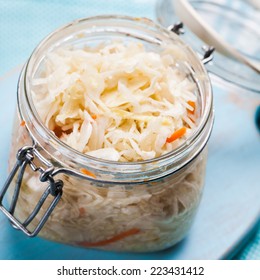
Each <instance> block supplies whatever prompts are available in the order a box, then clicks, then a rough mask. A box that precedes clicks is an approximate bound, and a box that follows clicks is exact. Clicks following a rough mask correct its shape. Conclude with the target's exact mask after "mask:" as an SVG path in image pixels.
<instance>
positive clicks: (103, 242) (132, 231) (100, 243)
mask: <svg viewBox="0 0 260 280" xmlns="http://www.w3.org/2000/svg"><path fill="white" fill-rule="evenodd" d="M139 232H140V229H138V228H132V229H130V230H127V231H124V232H121V233H119V234H117V235H115V236H113V237H111V238H109V239H105V240H101V241H97V242H88V241H83V242H79V243H78V245H81V246H85V247H98V246H106V245H108V244H110V243H113V242H117V241H119V240H121V239H124V238H126V237H128V236H132V235H135V234H137V233H139Z"/></svg>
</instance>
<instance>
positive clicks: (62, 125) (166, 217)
mask: <svg viewBox="0 0 260 280" xmlns="http://www.w3.org/2000/svg"><path fill="white" fill-rule="evenodd" d="M181 55H184V54H183V53H182V52H181V51H180V50H178V48H177V47H176V48H175V47H167V48H166V50H165V51H163V52H162V53H155V52H152V51H148V50H146V49H145V47H144V46H143V45H142V44H140V43H131V44H128V45H126V44H123V43H122V42H112V43H109V44H104V45H100V46H98V47H95V48H90V47H89V48H85V49H70V48H66V49H65V48H63V49H58V50H56V51H55V52H52V53H49V54H48V55H47V57H46V59H45V60H44V66H43V67H42V68H41V69H42V71H41V72H40V77H38V78H35V79H34V80H32V83H33V100H34V105H35V107H36V109H37V111H38V114H39V116H40V118H41V120H42V122H43V123H44V124H45V126H46V127H48V129H49V130H51V131H53V133H54V134H55V135H56V137H58V138H59V139H60V140H62V141H64V142H65V143H66V144H67V145H69V146H71V147H72V148H74V149H76V150H78V151H80V152H81V153H84V154H87V155H90V156H92V157H96V158H102V159H108V160H111V161H122V162H125V161H131V162H137V161H141V160H147V159H152V158H155V157H159V156H161V155H164V154H165V153H168V152H170V151H172V150H173V149H175V148H177V147H178V146H179V145H181V144H182V143H183V142H185V141H186V139H187V138H188V137H189V135H190V134H192V133H193V130H194V129H195V128H196V125H197V119H198V117H199V116H198V115H199V114H197V107H198V105H197V96H196V94H195V90H194V83H193V82H191V81H190V80H189V78H188V77H187V74H186V73H185V72H184V71H181V70H180V69H179V68H178V67H177V66H176V62H177V60H178V59H179V58H180V56H181ZM29 141H30V136H29V133H28V130H27V129H26V127H25V126H24V123H22V126H21V125H19V121H18V120H17V121H16V124H15V126H14V136H13V147H12V151H16V150H18V148H20V147H21V146H24V145H27V144H28V142H29ZM13 164H14V156H11V161H10V166H13ZM54 164H55V163H54ZM205 167H206V149H204V150H203V151H202V152H201V153H200V154H199V155H198V156H197V157H196V158H195V159H193V160H192V161H191V162H190V163H189V164H188V165H186V166H185V167H184V168H182V169H181V170H179V171H178V172H176V173H174V174H170V175H169V176H166V177H164V178H160V179H157V180H154V181H151V182H149V180H147V181H144V182H142V183H139V184H135V183H131V182H129V183H128V184H127V185H124V184H117V183H116V182H115V184H114V185H111V184H109V185H107V184H106V182H104V183H100V182H99V183H95V180H88V179H85V180H84V179H82V178H77V177H73V176H68V175H59V176H60V179H61V180H63V182H64V187H63V196H62V199H61V201H60V202H59V203H58V205H57V206H56V208H55V210H54V211H53V213H52V215H51V216H50V218H49V219H48V221H47V223H46V225H45V226H44V227H43V229H42V230H41V232H40V235H41V236H43V237H45V238H48V239H51V240H54V241H57V242H63V243H68V244H73V245H76V246H85V247H94V248H102V249H105V250H116V251H129V252H149V251H158V250H162V249H165V248H169V247H170V246H172V245H174V244H176V243H177V242H179V241H180V240H181V239H183V237H184V236H185V235H186V234H187V232H188V230H189V228H190V227H191V224H192V222H193V220H194V215H195V213H196V210H197V207H198V204H199V201H200V198H201V194H202V189H203V185H204V176H205ZM111 172H113V170H111ZM87 175H88V174H87ZM45 188H46V185H44V184H41V183H39V174H37V173H35V172H33V171H32V170H30V168H28V169H27V170H26V172H25V174H24V178H23V183H22V187H21V192H20V197H19V200H18V203H17V208H16V212H15V215H16V216H17V217H18V218H19V219H20V220H25V219H26V218H27V217H28V216H29V214H30V213H31V212H32V211H33V209H34V207H35V205H36V203H37V202H38V200H39V199H40V197H41V195H42V192H43V191H44V189H45ZM47 206H48V205H47ZM47 206H46V204H44V205H43V206H42V209H41V210H40V213H39V215H37V217H36V219H35V221H34V222H33V223H32V224H31V225H30V226H31V227H32V228H33V227H34V226H35V225H36V224H37V223H38V222H39V219H40V218H39V217H41V216H42V215H43V213H44V212H45V211H46V209H47Z"/></svg>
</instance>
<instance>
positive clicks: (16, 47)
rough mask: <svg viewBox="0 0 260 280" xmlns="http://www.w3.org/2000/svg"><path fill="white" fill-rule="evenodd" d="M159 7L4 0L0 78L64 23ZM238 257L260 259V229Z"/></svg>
mask: <svg viewBox="0 0 260 280" xmlns="http://www.w3.org/2000/svg"><path fill="white" fill-rule="evenodd" d="M223 1H225V0H222V2H223ZM226 2H229V3H232V2H233V3H236V1H230V0H226ZM155 4H156V1H155V0H128V1H123V0H111V1H110V0H107V1H105V0H101V1H100V0H99V1H92V0H63V1H59V0H52V1H51V0H0V76H1V75H3V74H4V73H6V72H8V71H9V70H10V69H12V68H14V67H16V66H17V65H22V64H23V63H24V62H25V61H26V59H27V58H28V56H29V55H30V53H31V52H32V50H33V48H34V47H35V46H36V45H37V44H38V43H39V41H40V40H41V39H42V38H43V37H44V36H46V35H47V34H48V33H50V32H51V31H53V30H54V29H55V28H58V27H60V26H61V25H63V24H66V23H68V22H70V21H72V20H74V19H76V18H82V17H87V16H94V15H97V14H127V15H133V16H145V17H149V18H152V19H155V7H156V5H155ZM235 5H236V4H235ZM235 258H237V259H260V227H259V229H258V233H257V234H256V236H255V237H254V238H252V239H251V240H250V242H248V244H247V245H246V246H245V248H244V249H243V250H242V251H241V253H240V254H239V255H237V256H236V257H235Z"/></svg>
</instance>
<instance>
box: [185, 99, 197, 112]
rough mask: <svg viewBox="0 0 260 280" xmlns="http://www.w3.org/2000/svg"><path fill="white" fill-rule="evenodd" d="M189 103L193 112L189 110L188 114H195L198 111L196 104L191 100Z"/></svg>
mask: <svg viewBox="0 0 260 280" xmlns="http://www.w3.org/2000/svg"><path fill="white" fill-rule="evenodd" d="M187 103H188V104H189V105H190V106H191V107H192V108H193V110H189V109H188V113H190V114H194V113H195V109H196V103H195V102H194V101H191V100H189V101H188V102H187Z"/></svg>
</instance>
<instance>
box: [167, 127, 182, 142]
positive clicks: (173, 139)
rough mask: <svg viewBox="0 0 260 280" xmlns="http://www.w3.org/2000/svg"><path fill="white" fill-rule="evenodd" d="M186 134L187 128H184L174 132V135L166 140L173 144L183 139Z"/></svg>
mask: <svg viewBox="0 0 260 280" xmlns="http://www.w3.org/2000/svg"><path fill="white" fill-rule="evenodd" d="M185 133H186V127H182V128H180V129H178V130H176V131H174V132H173V134H172V135H171V136H170V137H168V138H167V139H166V142H167V143H171V142H173V141H175V140H176V139H178V138H181V137H182V136H183V135H184V134H185Z"/></svg>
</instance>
